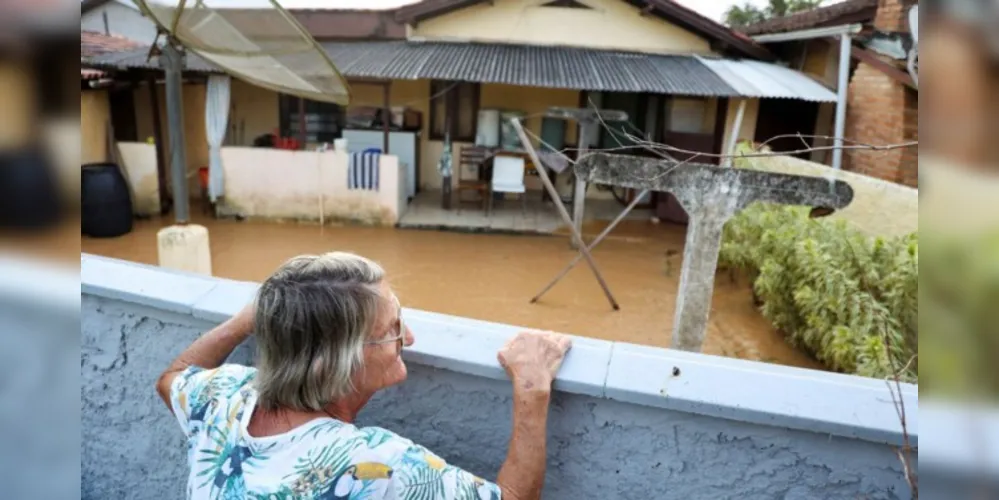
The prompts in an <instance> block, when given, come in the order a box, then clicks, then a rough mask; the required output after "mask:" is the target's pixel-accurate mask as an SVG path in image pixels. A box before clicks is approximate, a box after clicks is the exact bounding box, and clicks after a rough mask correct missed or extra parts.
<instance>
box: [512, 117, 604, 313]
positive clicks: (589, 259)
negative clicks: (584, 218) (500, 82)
mask: <svg viewBox="0 0 999 500" xmlns="http://www.w3.org/2000/svg"><path fill="white" fill-rule="evenodd" d="M512 121H513V127H514V129H516V131H517V136H519V137H520V142H521V144H522V145H523V146H524V149H525V150H527V154H528V156H530V157H531V161H533V162H534V164H535V165H544V164H543V163H541V160H540V159H538V153H537V151H535V150H534V145H532V144H531V140H530V139H528V138H527V134H525V133H524V127H522V126H521V125H520V121H519V120H517V119H513V120H512ZM537 170H538V178H539V179H541V184H543V185H544V186H545V189H546V190H548V194H550V195H552V198H554V199H558V192H557V191H555V186H554V185H552V181H551V179H549V178H548V172H546V171H545V169H543V168H539V169H537ZM555 208H556V209H557V210H558V213H559V215H561V216H562V220H563V221H565V222H566V224H568V225H569V231H570V233H571V238H572V240H573V241H576V242H577V245H578V247H579V251H580V253H582V254H583V258H585V259H586V263H587V264H589V265H590V269H592V270H593V276H595V277H596V278H597V282H598V283H600V288H601V289H602V290H603V291H604V295H606V296H607V300H608V301H610V303H611V307H613V308H614V310H615V311H617V310H618V309H620V308H621V306H619V305H618V304H617V300H615V299H614V295H613V294H612V293H611V291H610V287H608V286H607V283H606V282H605V281H604V278H603V276H601V275H600V270H599V269H598V268H597V263H596V262H595V261H594V260H593V256H592V255H590V251H589V250H588V249H587V248H586V244H584V243H583V237H582V235H580V234H579V232H578V231H576V228H575V227H574V226H573V225H572V219H571V218H570V217H569V212H567V211H566V210H565V207H564V206H562V203H555Z"/></svg>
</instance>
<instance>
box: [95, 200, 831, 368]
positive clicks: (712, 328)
mask: <svg viewBox="0 0 999 500" xmlns="http://www.w3.org/2000/svg"><path fill="white" fill-rule="evenodd" d="M171 222H172V220H170V219H153V220H148V221H138V222H137V223H136V226H135V230H134V231H133V232H132V233H129V234H128V235H125V236H123V237H120V238H114V239H104V240H100V239H90V238H83V239H82V240H81V249H82V251H83V252H87V253H93V254H98V255H104V256H109V257H116V258H121V259H126V260H131V261H136V262H143V263H148V264H156V232H157V231H158V230H159V229H160V228H161V227H164V226H166V225H169V224H170V223H171ZM196 222H197V223H199V224H203V225H205V226H207V227H208V229H209V234H210V239H211V250H212V267H213V272H214V273H215V275H217V276H220V277H224V278H231V279H237V280H247V281H262V280H264V279H265V278H267V276H268V275H269V274H270V273H271V272H272V271H273V270H274V269H275V268H276V267H277V266H279V265H280V264H281V263H282V262H283V261H285V260H286V259H288V258H290V257H293V256H295V255H299V254H314V253H321V252H327V251H332V250H343V251H350V252H355V253H358V254H361V255H364V256H366V257H369V258H372V259H374V260H376V261H378V262H380V263H381V264H382V266H384V267H385V269H386V271H387V272H388V276H389V279H390V281H391V283H392V285H393V287H394V288H395V289H396V292H397V293H398V295H399V297H400V299H401V300H402V302H403V304H404V305H406V306H408V307H414V308H418V309H425V310H429V311H435V312H440V313H447V314H454V315H458V316H466V317H470V318H476V319H481V320H487V321H496V322H501V323H508V324H512V325H518V326H524V327H530V328H541V329H547V330H555V331H560V332H565V333H571V334H575V335H581V336H586V337H593V338H599V339H607V340H620V341H625V342H631V343H636V344H644V345H651V346H660V347H666V346H668V345H669V341H670V339H669V337H670V333H669V332H670V329H671V328H672V325H673V309H674V302H675V299H676V290H677V285H678V279H679V266H680V258H681V257H680V256H681V255H682V253H683V237H684V228H683V227H678V226H671V225H653V224H651V223H649V222H644V221H625V222H623V223H622V224H621V226H619V227H618V228H616V229H615V230H614V232H613V233H612V236H610V237H608V238H607V239H606V240H605V241H604V242H603V243H601V244H600V246H598V247H597V249H596V250H595V252H594V254H593V255H594V258H595V259H596V261H597V263H598V265H599V266H600V268H601V270H602V272H603V274H604V277H605V278H606V279H607V281H608V284H609V286H610V287H611V291H612V292H613V293H614V294H615V297H616V298H617V300H618V302H619V303H620V305H621V310H620V311H616V312H615V311H613V310H612V309H611V308H610V306H609V304H608V303H607V300H606V298H605V297H604V295H603V293H602V292H601V290H600V287H599V285H598V284H597V282H596V280H595V279H594V277H593V275H592V273H591V272H590V270H589V269H588V268H587V266H586V265H585V263H580V265H578V266H577V267H576V268H575V269H573V270H572V271H571V272H570V273H569V274H568V275H567V276H566V277H565V278H564V279H563V280H562V281H561V282H559V283H558V284H557V285H556V286H555V288H553V289H552V290H551V291H549V292H548V293H547V294H546V295H545V296H544V298H542V300H541V301H540V302H539V303H537V304H533V305H532V304H530V303H528V301H529V300H530V299H531V297H533V296H534V294H535V293H537V292H538V290H540V289H541V287H543V286H544V285H545V284H546V283H548V282H549V281H550V280H551V279H552V278H553V277H554V276H555V274H556V273H557V272H559V270H561V269H562V267H563V266H564V265H565V264H566V263H567V262H568V261H569V260H570V259H572V257H573V256H574V255H575V253H574V252H573V251H572V250H570V249H569V246H568V240H567V238H566V237H564V236H553V237H546V236H508V235H494V234H463V233H451V232H437V231H418V230H402V229H391V228H366V227H355V226H344V227H337V226H333V227H330V226H326V227H320V226H316V225H304V224H279V223H271V222H258V221H235V220H213V219H208V218H198V217H196ZM597 224H599V223H597ZM601 229H602V227H601V226H599V225H593V226H590V227H587V228H586V229H585V231H584V232H585V233H586V236H588V237H589V238H590V239H591V238H592V237H593V236H595V235H596V234H597V233H599V231H600V230H601ZM669 250H673V251H675V252H676V253H677V255H676V256H675V257H671V258H670V260H671V261H672V265H671V266H670V267H671V268H672V269H671V271H670V272H669V273H667V272H666V270H665V269H664V268H665V267H666V266H665V260H666V253H667V251H669ZM415 334H416V335H417V337H419V332H415ZM704 352H705V353H708V354H716V355H722V356H728V357H736V358H744V359H753V360H762V361H768V362H773V363H780V364H785V365H794V366H801V367H808V368H818V369H820V368H821V367H820V365H819V364H818V363H817V362H816V361H815V360H813V359H812V358H810V357H809V356H808V355H806V354H805V353H803V352H800V351H798V350H796V349H794V348H792V347H791V346H789V345H788V344H787V343H786V342H785V341H784V339H783V338H782V337H781V335H780V334H779V333H778V332H776V331H775V330H774V329H773V328H772V327H771V325H770V324H769V322H768V321H767V320H766V319H765V318H763V316H761V315H760V313H759V312H758V311H757V310H756V309H755V307H754V306H753V303H752V298H751V296H750V293H749V289H748V286H747V285H746V284H745V283H741V284H733V283H732V282H731V280H730V278H729V277H728V276H727V275H725V276H719V277H718V279H717V280H716V285H715V294H714V301H713V309H712V311H711V319H710V323H709V326H708V334H707V339H706V341H705V344H704Z"/></svg>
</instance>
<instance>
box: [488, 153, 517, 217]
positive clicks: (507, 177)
mask: <svg viewBox="0 0 999 500" xmlns="http://www.w3.org/2000/svg"><path fill="white" fill-rule="evenodd" d="M524 169H525V165H524V159H523V158H519V157H516V156H496V157H494V158H493V177H492V182H491V183H490V185H489V207H488V209H487V212H489V213H492V210H493V193H516V194H519V195H520V202H521V210H522V211H523V212H524V213H525V214H526V213H527V186H525V185H524Z"/></svg>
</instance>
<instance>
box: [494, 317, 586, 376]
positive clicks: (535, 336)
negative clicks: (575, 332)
mask: <svg viewBox="0 0 999 500" xmlns="http://www.w3.org/2000/svg"><path fill="white" fill-rule="evenodd" d="M571 347H572V341H571V340H570V339H569V337H567V336H565V335H562V334H560V333H554V332H542V331H525V332H521V333H518V334H517V335H516V336H515V337H513V338H512V339H510V340H509V341H507V343H506V345H505V346H503V349H500V352H499V354H498V355H497V358H498V359H499V362H500V365H502V366H503V368H504V369H505V370H506V373H507V375H509V376H510V379H511V380H513V383H514V387H515V388H519V389H527V390H532V389H543V390H550V389H551V384H552V381H553V380H555V374H556V373H557V372H558V369H559V367H560V366H562V360H563V359H565V354H566V353H567V352H569V349H570V348H571Z"/></svg>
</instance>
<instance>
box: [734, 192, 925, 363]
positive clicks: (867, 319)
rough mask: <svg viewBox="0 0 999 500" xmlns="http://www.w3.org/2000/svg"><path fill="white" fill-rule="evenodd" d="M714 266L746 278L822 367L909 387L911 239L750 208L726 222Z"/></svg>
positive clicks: (913, 311)
mask: <svg viewBox="0 0 999 500" xmlns="http://www.w3.org/2000/svg"><path fill="white" fill-rule="evenodd" d="M720 266H721V267H724V268H728V269H730V270H731V269H738V270H742V271H744V272H746V273H748V275H749V276H750V278H751V279H752V286H753V291H754V295H755V296H756V298H757V300H758V301H759V302H760V303H761V304H762V305H761V311H762V313H763V315H764V316H765V317H766V318H767V319H769V320H770V321H771V322H772V323H773V324H774V326H775V327H776V328H778V329H779V330H780V331H781V332H783V333H784V334H785V335H786V337H787V339H788V341H789V342H790V343H792V344H793V345H795V346H798V347H799V348H802V349H804V350H806V351H807V352H809V353H811V354H812V355H814V356H815V357H816V358H817V359H818V360H820V361H821V362H823V363H824V364H825V365H826V366H828V367H829V368H830V369H832V370H836V371H841V372H845V373H855V374H858V375H864V376H869V377H879V378H881V377H888V376H891V375H893V374H894V373H895V372H896V371H898V370H901V369H903V368H905V371H904V373H903V374H902V378H903V380H906V381H916V378H917V373H918V368H917V364H916V362H915V359H914V357H915V354H916V352H917V347H916V338H917V332H918V326H917V304H918V301H917V295H918V270H919V247H918V239H917V235H916V234H911V235H909V236H905V237H901V238H872V237H869V236H867V235H865V234H863V233H861V232H860V231H859V230H857V229H854V228H852V227H850V226H849V225H847V223H846V222H845V221H842V220H834V219H813V218H810V217H809V209H808V208H805V207H787V206H777V205H771V204H763V203H758V204H754V205H752V206H750V207H748V208H747V209H746V210H743V211H742V212H741V213H739V214H738V215H736V216H735V217H733V218H732V220H730V221H729V222H728V224H726V226H725V233H724V239H723V243H722V249H721V256H720Z"/></svg>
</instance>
